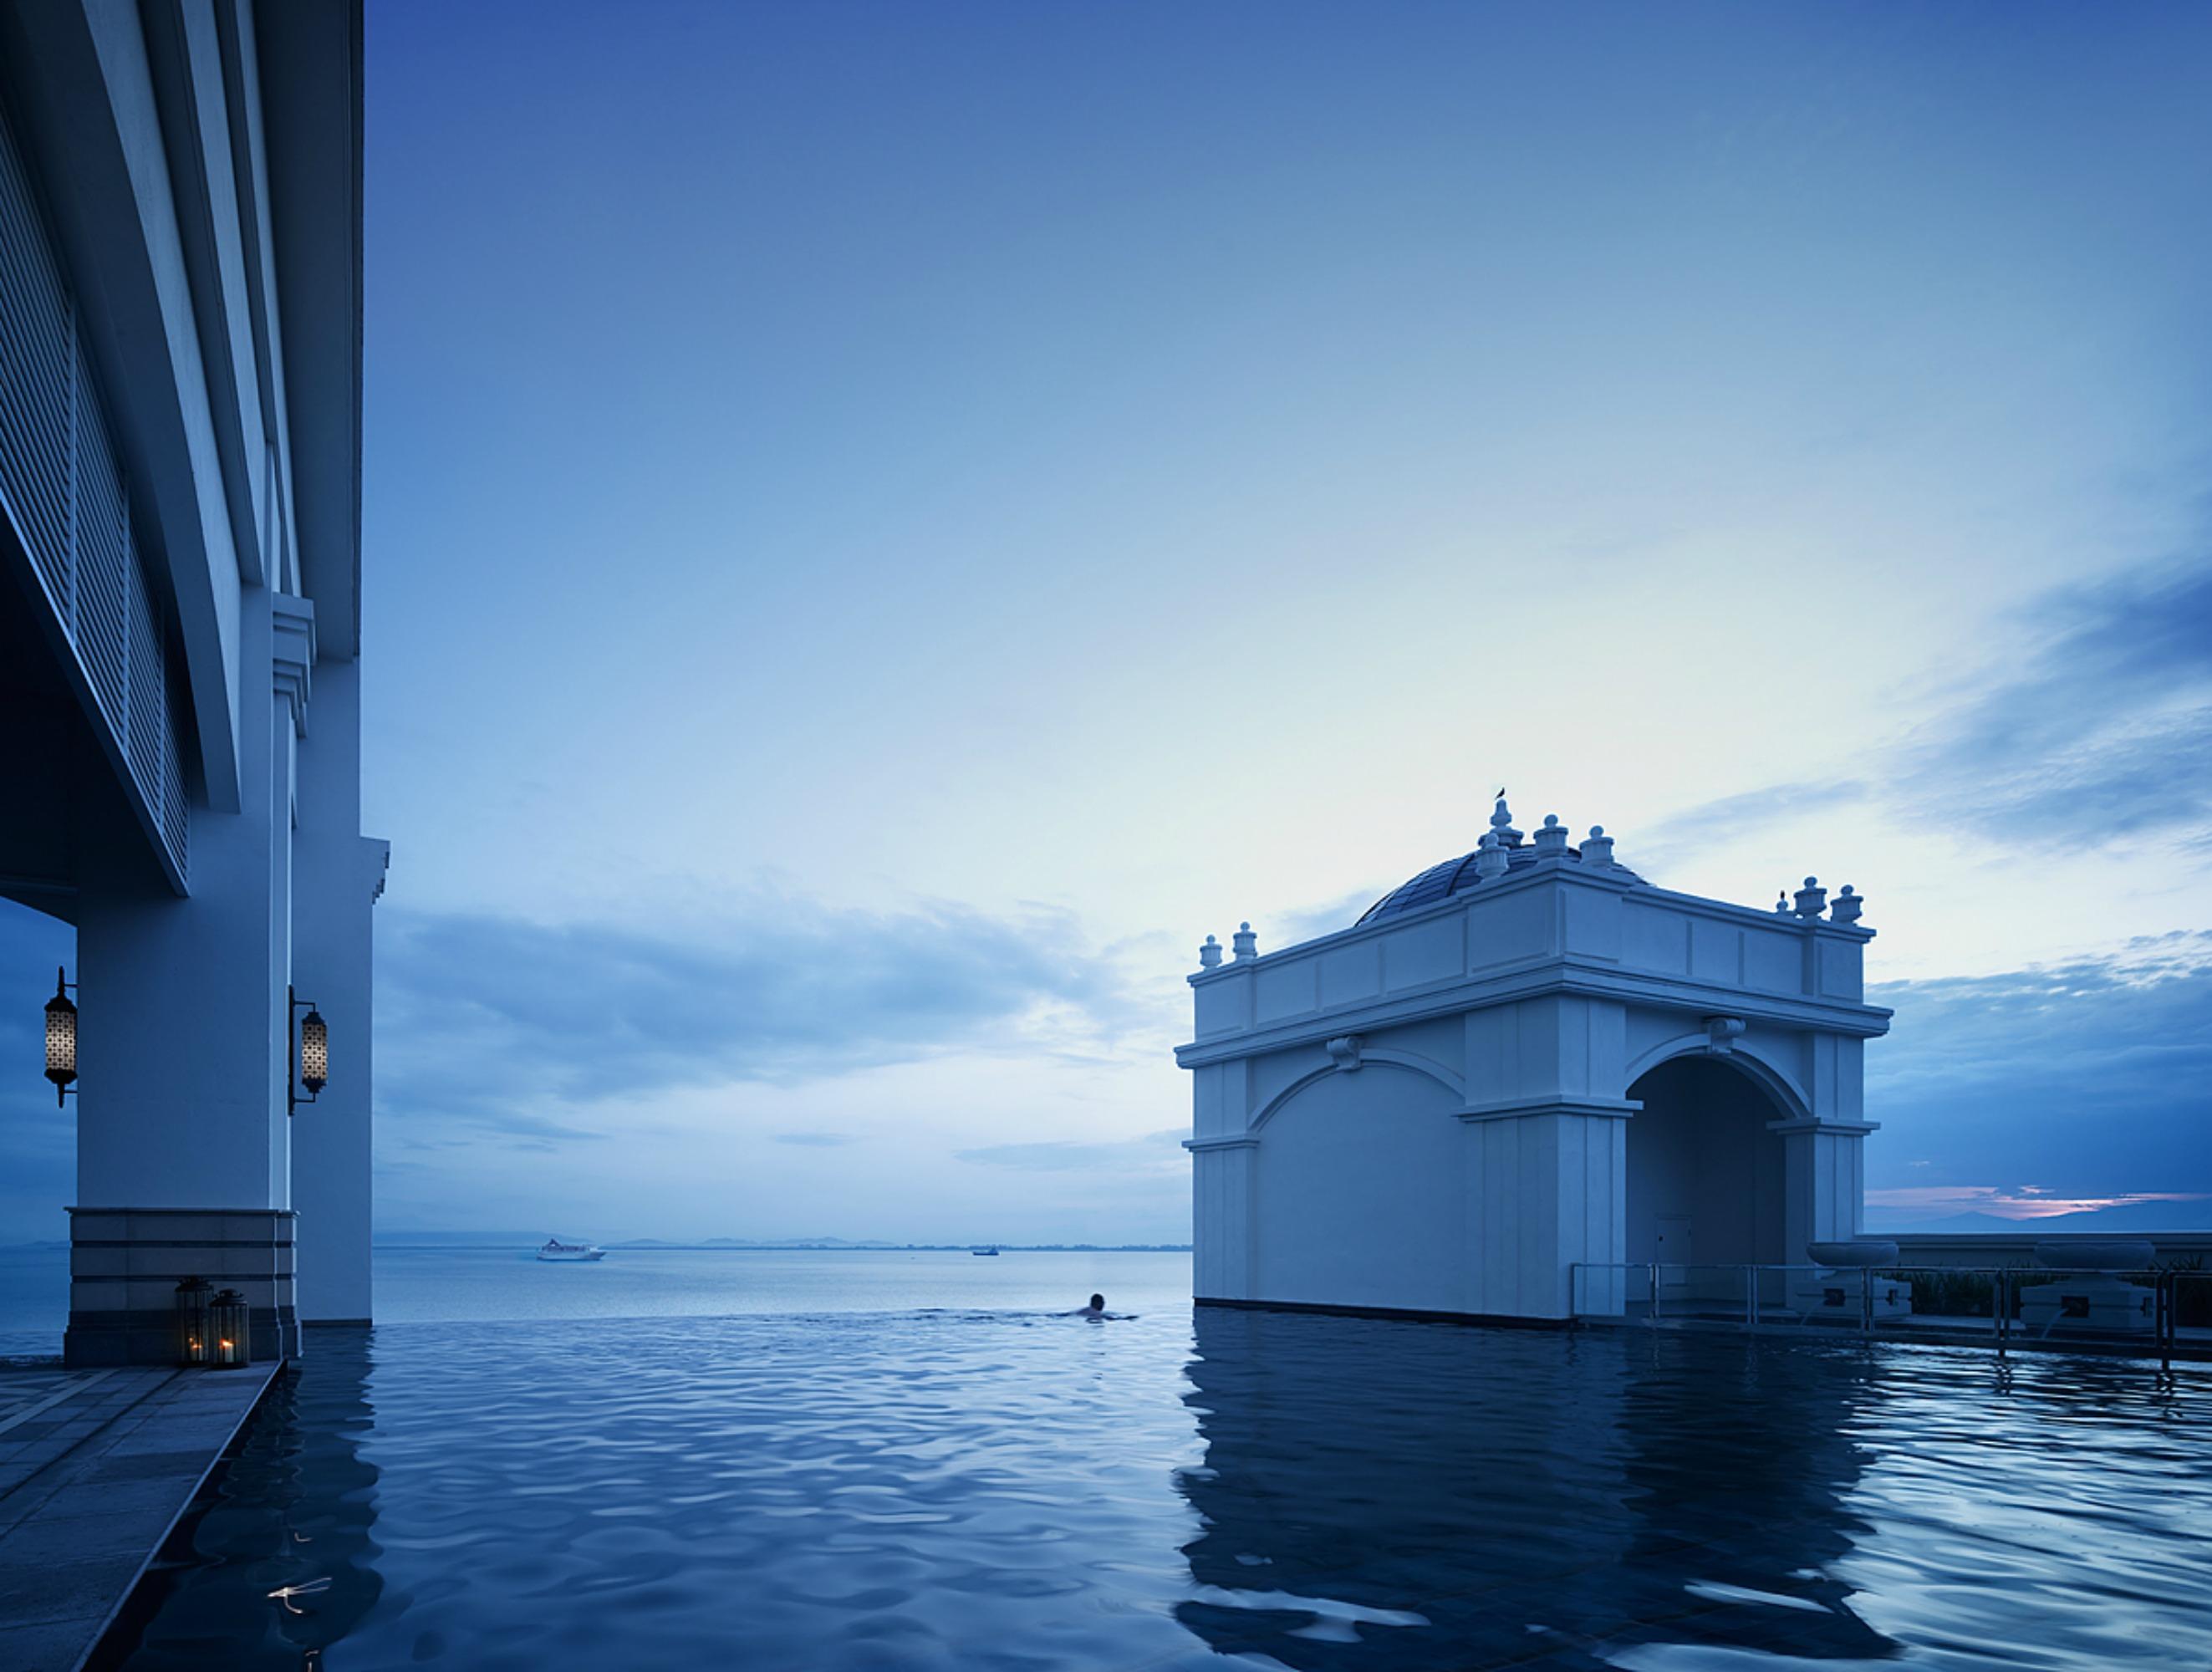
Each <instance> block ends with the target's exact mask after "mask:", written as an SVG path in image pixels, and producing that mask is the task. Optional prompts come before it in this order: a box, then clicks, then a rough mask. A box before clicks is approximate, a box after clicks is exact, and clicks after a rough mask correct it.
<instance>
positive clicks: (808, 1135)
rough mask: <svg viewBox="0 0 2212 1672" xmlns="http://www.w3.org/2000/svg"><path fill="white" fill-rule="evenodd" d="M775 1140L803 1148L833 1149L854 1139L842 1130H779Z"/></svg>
mask: <svg viewBox="0 0 2212 1672" xmlns="http://www.w3.org/2000/svg"><path fill="white" fill-rule="evenodd" d="M775 1141H776V1142H777V1143H779V1144H796V1145H798V1146H799V1147H801V1148H802V1149H812V1150H831V1149H836V1147H837V1146H839V1145H841V1144H849V1143H851V1142H852V1141H853V1140H851V1139H850V1138H849V1137H848V1136H847V1135H846V1134H843V1133H842V1132H779V1133H777V1134H775Z"/></svg>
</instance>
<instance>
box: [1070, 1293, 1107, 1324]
mask: <svg viewBox="0 0 2212 1672" xmlns="http://www.w3.org/2000/svg"><path fill="white" fill-rule="evenodd" d="M1075 1316H1077V1317H1079V1318H1103V1317H1104V1316H1106V1297H1105V1296H1103V1295H1093V1296H1091V1304H1090V1305H1088V1306H1079V1307H1077V1308H1076V1309H1075Z"/></svg>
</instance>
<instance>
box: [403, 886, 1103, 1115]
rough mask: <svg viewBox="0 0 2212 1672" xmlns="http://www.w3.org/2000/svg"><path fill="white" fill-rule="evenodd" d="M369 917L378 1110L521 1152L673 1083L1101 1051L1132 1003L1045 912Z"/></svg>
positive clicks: (792, 910) (949, 909)
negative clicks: (585, 1108) (641, 921)
mask: <svg viewBox="0 0 2212 1672" xmlns="http://www.w3.org/2000/svg"><path fill="white" fill-rule="evenodd" d="M383 911H384V913H385V915H383V916H381V917H380V926H379V938H380V945H379V958H380V969H379V972H378V1004H379V1016H378V1035H377V1037H378V1061H379V1079H380V1085H379V1093H380V1096H379V1101H380V1105H381V1107H382V1109H383V1110H385V1111H386V1112H387V1113H390V1114H392V1115H396V1116H400V1118H401V1119H402V1120H403V1121H404V1122H408V1123H410V1124H413V1123H416V1122H424V1121H428V1119H431V1118H433V1117H434V1116H435V1118H437V1119H439V1120H441V1121H444V1122H448V1123H452V1122H459V1123H462V1124H465V1125H466V1126H468V1127H470V1128H473V1129H475V1130H477V1131H479V1132H482V1133H484V1134H494V1135H497V1136H500V1137H503V1138H505V1139H507V1140H511V1141H513V1142H516V1143H519V1144H524V1145H533V1144H534V1145H550V1144H552V1143H555V1142H559V1141H568V1140H576V1139H580V1138H586V1137H589V1136H591V1135H592V1131H591V1129H590V1128H586V1127H585V1126H581V1125H580V1124H578V1123H577V1121H576V1119H575V1117H574V1114H573V1112H572V1111H573V1110H574V1108H576V1107H578V1106H581V1105H589V1104H600V1103H604V1102H606V1101H609V1100H620V1099H632V1100H635V1101H636V1102H637V1103H639V1104H643V1103H645V1102H646V1101H647V1100H649V1099H650V1098H652V1097H653V1096H654V1095H655V1094H656V1093H659V1092H663V1091H670V1090H672V1089H676V1088H681V1087H687V1086H701V1085H729V1084H732V1083H734V1082H743V1081H763V1082H773V1083H775V1084H779V1085H793V1084H797V1083H799V1082H802V1081H806V1080H812V1079H823V1078H827V1077H830V1076H835V1075H840V1074H844V1073H851V1072H853V1071H854V1070H857V1069H861V1068H869V1067H881V1066H884V1065H886V1064H890V1063H895V1062H902V1061H915V1060H918V1059H921V1058H926V1057H930V1056H934V1055H941V1054H943V1053H945V1052H947V1051H950V1050H956V1049H957V1050H987V1051H1005V1052H1021V1053H1024V1054H1036V1053H1040V1052H1061V1053H1075V1054H1079V1055H1081V1054H1089V1055H1092V1056H1094V1057H1096V1056H1101V1055H1110V1054H1111V1052H1112V1051H1113V1050H1114V1049H1115V1041H1116V1039H1117V1038H1118V1037H1119V1035H1120V1034H1121V1031H1123V1030H1125V1029H1127V1028H1128V1027H1130V1026H1131V1025H1132V1024H1133V1018H1135V1017H1137V1016H1138V1015H1139V1014H1140V1013H1141V1012H1140V1011H1139V1008H1138V1006H1137V1004H1136V1001H1135V1000H1134V999H1133V996H1132V994H1130V993H1129V992H1128V991H1127V988H1125V985H1124V983H1123V980H1122V977H1121V976H1120V974H1119V973H1118V970H1117V967H1116V966H1115V964H1114V963H1113V962H1112V961H1111V960H1109V959H1105V958H1096V957H1091V956H1087V955H1086V952H1085V948H1084V946H1083V945H1082V943H1081V938H1080V936H1079V934H1077V933H1075V931H1074V930H1073V927H1072V925H1071V924H1070V922H1069V921H1067V920H1066V918H1065V917H1064V916H1062V915H1057V914H1053V913H1049V912H1045V911H1042V910H1032V911H1030V912H1029V913H1027V914H1026V915H1023V916H1020V917H1018V918H1012V919H1009V918H999V917H992V916H988V915H984V914H982V913H980V912H977V911H975V910H972V909H968V908H965V907H962V906H957V905H950V904H943V903H928V904H923V905H918V906H915V907H914V908H911V909H907V910H904V911H895V912H873V911H865V910H856V909H835V908H831V907H828V906H825V905H823V904H821V903H818V902H815V901H811V900H809V899H805V898H803V897H787V896H774V895H763V896H759V897H752V898H750V899H746V900H744V901H741V902H738V903H733V904H732V903H725V904H723V905H721V906H720V907H719V908H717V909H713V910H709V911H702V913H700V914H698V915H695V916H693V917H692V918H691V919H690V921H686V922H684V923H682V924H680V925H674V924H671V925H659V926H655V927H651V928H639V927H626V926H619V925H612V924H606V923H595V922H575V923H562V924H548V923H538V922H530V921H523V920H520V919H517V918H512V917H501V916H493V915H477V914H466V913H458V914H456V913H447V914H426V913H419V912H408V911H405V910H404V909H393V908H388V907H387V908H384V909H383ZM564 1106H565V1107H564ZM549 1110H550V1111H552V1112H550V1113H549V1112H548V1111H549ZM791 1141H798V1142H821V1141H835V1140H832V1139H829V1135H828V1134H794V1135H793V1139H792V1140H791Z"/></svg>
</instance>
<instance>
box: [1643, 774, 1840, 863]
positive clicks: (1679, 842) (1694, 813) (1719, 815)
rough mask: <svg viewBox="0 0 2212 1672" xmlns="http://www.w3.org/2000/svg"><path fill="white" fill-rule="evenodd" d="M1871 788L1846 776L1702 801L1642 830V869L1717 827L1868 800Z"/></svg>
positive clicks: (1744, 826)
mask: <svg viewBox="0 0 2212 1672" xmlns="http://www.w3.org/2000/svg"><path fill="white" fill-rule="evenodd" d="M1867 793H1868V789H1867V785H1866V784H1865V783H1864V782H1863V781H1861V780H1859V779H1857V778H1846V779H1843V780H1841V781H1838V782H1834V783H1823V784H1769V785H1767V786H1766V787H1764V788H1762V789H1752V790H1746V791H1744V792H1743V793H1741V794H1737V795H1723V796H1722V797H1720V798H1719V799H1718V800H1712V801H1703V802H1700V803H1699V804H1698V805H1697V806H1693V807H1687V808H1685V809H1684V810H1683V811H1682V812H1678V813H1675V814H1674V815H1672V816H1671V817H1669V818H1662V819H1661V820H1659V821H1658V822H1657V823H1656V824H1651V825H1648V826H1645V827H1644V828H1643V829H1640V830H1638V831H1637V833H1636V854H1635V861H1636V864H1637V866H1638V867H1639V874H1644V875H1649V874H1650V869H1648V868H1646V867H1656V868H1661V869H1663V868H1664V867H1665V866H1666V864H1667V862H1668V860H1669V859H1671V858H1673V857H1674V855H1675V854H1680V853H1681V852H1683V851H1684V850H1686V849H1687V848H1692V847H1694V846H1696V845H1698V844H1699V843H1701V842H1708V841H1710V840H1711V837H1712V835H1713V832H1714V831H1715V830H1731V831H1741V830H1752V829H1762V828H1765V826H1768V825H1772V824H1782V823H1784V821H1785V820H1788V819H1791V818H1801V817H1802V816H1803V815H1805V814H1807V813H1813V812H1826V811H1828V810H1829V809H1831V808H1833V807H1839V806H1848V805H1850V803H1852V802H1856V801H1863V800H1865V799H1866V797H1867Z"/></svg>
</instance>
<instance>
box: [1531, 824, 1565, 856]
mask: <svg viewBox="0 0 2212 1672" xmlns="http://www.w3.org/2000/svg"><path fill="white" fill-rule="evenodd" d="M1535 844H1536V857H1537V858H1538V859H1540V860H1557V859H1565V857H1566V854H1567V827H1566V826H1565V825H1564V824H1560V823H1559V814H1557V813H1555V812H1547V813H1546V814H1545V815H1544V823H1543V826H1542V828H1541V829H1540V830H1538V831H1537V832H1536V836H1535Z"/></svg>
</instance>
